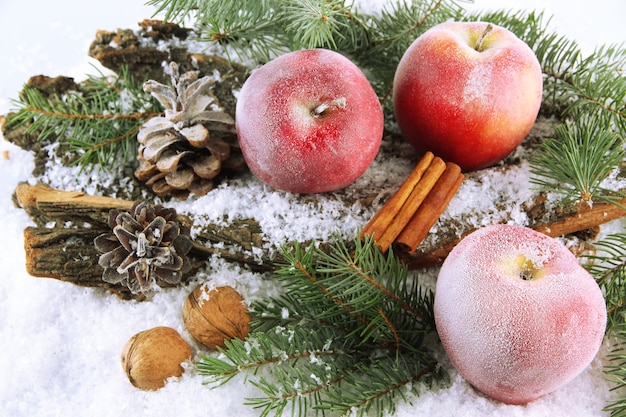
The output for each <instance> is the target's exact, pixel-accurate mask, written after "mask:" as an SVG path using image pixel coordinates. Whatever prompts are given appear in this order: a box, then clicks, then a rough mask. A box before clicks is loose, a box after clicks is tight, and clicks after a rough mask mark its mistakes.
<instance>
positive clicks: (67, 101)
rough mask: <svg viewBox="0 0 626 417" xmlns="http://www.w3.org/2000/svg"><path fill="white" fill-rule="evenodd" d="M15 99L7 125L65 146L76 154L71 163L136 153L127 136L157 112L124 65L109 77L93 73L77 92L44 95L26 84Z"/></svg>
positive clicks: (102, 162) (109, 160) (124, 158)
mask: <svg viewBox="0 0 626 417" xmlns="http://www.w3.org/2000/svg"><path fill="white" fill-rule="evenodd" d="M13 104H15V105H16V106H17V108H18V111H17V112H16V113H13V114H11V115H10V116H9V118H8V123H9V125H10V126H15V127H18V126H21V125H27V129H26V133H27V134H38V139H39V140H40V141H44V142H55V141H58V142H59V143H61V144H62V145H67V146H68V149H69V151H71V152H74V153H77V154H78V155H79V157H78V158H77V159H76V160H75V161H74V163H76V164H79V165H81V167H82V168H85V167H87V166H88V165H94V164H99V165H100V166H101V167H106V166H108V165H110V164H112V163H113V162H114V161H118V160H121V161H127V160H128V159H129V156H130V155H132V156H133V157H134V154H135V153H136V149H137V147H136V143H135V141H134V140H131V139H134V137H135V136H136V133H137V131H138V130H139V128H140V126H141V125H142V124H143V123H144V122H145V121H146V120H147V119H149V118H151V117H154V116H156V115H159V114H161V112H160V111H157V104H156V102H155V101H154V100H152V99H151V97H150V96H149V95H147V94H145V93H144V92H143V90H142V89H141V86H139V85H138V84H137V83H136V82H135V80H134V78H133V77H132V76H131V75H130V74H129V73H128V71H126V70H123V71H121V73H120V74H119V75H118V76H117V77H116V78H115V79H114V80H113V81H110V80H108V79H107V78H106V77H104V76H102V75H100V76H91V77H89V79H88V80H87V81H86V82H85V83H84V84H83V85H82V87H81V89H80V91H68V92H66V93H65V94H64V95H63V96H58V95H54V96H51V97H47V96H45V95H44V94H43V93H42V92H41V91H40V90H38V89H36V88H30V87H28V86H25V87H24V89H23V90H22V92H21V93H20V96H19V100H15V101H14V102H13Z"/></svg>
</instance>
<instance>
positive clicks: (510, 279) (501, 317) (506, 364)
mask: <svg viewBox="0 0 626 417" xmlns="http://www.w3.org/2000/svg"><path fill="white" fill-rule="evenodd" d="M606 318H607V314H606V307H605V303H604V298H603V295H602V292H601V290H600V288H599V287H598V285H597V284H596V282H595V280H594V279H593V277H591V275H589V273H588V272H587V271H586V270H585V269H584V268H583V267H582V266H581V265H580V264H579V263H578V261H577V259H576V257H575V256H574V255H573V254H572V253H571V252H570V251H569V250H568V249H567V248H566V247H565V246H564V245H563V244H561V243H560V242H558V241H557V240H555V239H552V238H550V237H548V236H546V235H543V234H541V233H538V232H536V231H534V230H532V229H528V228H525V227H520V226H510V225H496V226H489V227H486V228H483V229H480V230H478V231H476V232H473V233H472V234H470V235H468V236H467V237H466V238H464V239H463V240H462V241H461V242H460V243H459V244H458V245H457V246H456V247H455V248H454V249H453V250H452V252H451V253H450V254H449V255H448V257H447V258H446V260H445V262H444V263H443V265H442V267H441V271H440V273H439V277H438V280H437V287H436V292H435V321H436V325H437V331H438V332H439V336H440V338H441V342H442V344H443V347H444V349H445V350H446V352H447V354H448V356H449V357H450V360H451V361H452V363H453V364H454V366H455V367H456V368H457V369H458V371H459V372H460V374H461V375H462V376H463V377H464V378H465V379H466V380H467V381H468V382H469V383H470V384H472V385H473V386H474V387H475V388H477V389H478V390H479V391H482V392H483V393H485V394H487V395H488V396H490V397H492V398H494V399H497V400H500V401H503V402H506V403H510V404H523V403H527V402H529V401H532V400H535V399H537V398H539V397H541V396H542V395H544V394H547V393H549V392H552V391H554V390H556V389H557V388H559V387H561V386H563V385H564V384H566V383H567V382H569V381H571V380H572V379H573V378H574V377H576V376H577V375H578V374H579V373H580V372H582V371H583V370H584V369H585V368H586V367H587V366H588V365H589V364H590V363H591V361H592V360H593V358H594V357H595V355H596V354H597V352H598V350H599V348H600V345H601V343H602V339H603V337H604V330H605V326H606Z"/></svg>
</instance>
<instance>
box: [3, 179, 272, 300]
mask: <svg viewBox="0 0 626 417" xmlns="http://www.w3.org/2000/svg"><path fill="white" fill-rule="evenodd" d="M14 199H15V201H16V203H17V205H18V206H19V207H21V208H23V209H24V211H26V213H28V215H29V216H30V217H31V219H32V220H33V221H34V222H35V224H36V226H35V227H28V228H26V229H25V230H24V250H25V253H26V271H27V272H28V273H29V274H30V275H32V276H34V277H47V278H54V279H58V280H61V281H66V282H71V283H73V284H76V285H80V286H85V287H96V288H103V289H106V290H108V291H111V292H112V293H114V294H116V295H118V296H120V297H121V298H124V299H130V298H133V299H139V300H142V299H145V295H143V294H132V293H131V292H130V290H129V289H128V288H127V287H125V286H124V285H121V284H118V285H113V284H108V283H106V282H104V281H102V272H103V268H102V267H101V266H100V265H99V264H98V259H99V257H100V253H99V252H98V251H97V250H96V248H95V246H94V244H93V240H94V239H95V238H96V236H98V235H100V234H101V233H104V232H108V231H110V229H109V226H108V224H107V219H108V215H109V211H110V210H111V209H118V210H120V211H130V210H131V209H132V207H133V204H134V202H133V201H127V200H121V199H116V198H111V197H101V196H91V195H87V194H85V193H81V192H74V191H61V190H54V189H52V188H49V187H47V186H44V185H36V186H31V185H29V184H26V183H22V184H19V185H18V187H17V188H16V190H15V195H14ZM178 220H179V222H181V223H186V224H188V225H191V220H190V219H189V218H187V217H186V216H182V215H180V214H179V215H178ZM215 243H219V245H213V244H215ZM262 246H263V239H262V237H261V228H260V226H259V225H258V223H257V222H256V221H254V220H236V221H234V222H232V223H231V225H230V226H229V227H219V226H217V225H208V226H207V227H205V228H203V230H202V231H201V232H200V233H199V234H198V236H196V238H195V239H194V246H193V249H192V250H191V252H190V258H191V259H192V263H193V266H194V267H193V268H192V270H191V272H190V273H189V274H187V275H188V276H191V275H192V274H193V273H195V272H196V271H197V270H198V268H200V267H202V266H203V265H205V263H206V260H207V259H208V258H210V257H212V256H220V257H221V258H224V259H227V260H229V261H232V262H238V263H242V264H246V265H249V266H250V268H251V269H254V270H261V271H267V270H270V269H271V268H272V261H271V260H270V259H269V256H267V257H264V258H263V259H262V260H261V261H259V259H258V257H255V256H253V255H252V253H251V251H252V250H253V249H254V248H261V247H262ZM235 248H237V249H235ZM246 250H247V251H250V253H248V252H246ZM188 276H187V277H188ZM184 278H185V277H184ZM183 282H185V279H183Z"/></svg>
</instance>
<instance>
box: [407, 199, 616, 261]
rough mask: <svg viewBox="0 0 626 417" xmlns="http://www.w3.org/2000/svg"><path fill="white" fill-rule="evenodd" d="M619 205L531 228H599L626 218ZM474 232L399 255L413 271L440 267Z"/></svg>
mask: <svg viewBox="0 0 626 417" xmlns="http://www.w3.org/2000/svg"><path fill="white" fill-rule="evenodd" d="M617 204H619V205H616V204H611V203H603V204H594V205H593V207H591V208H588V209H583V210H580V211H579V212H578V213H575V214H570V215H568V216H566V217H564V218H561V219H559V220H555V221H550V222H548V223H536V224H533V225H530V226H529V227H530V228H531V229H534V230H536V231H538V232H541V233H544V234H546V235H548V236H550V237H559V236H564V235H568V234H571V233H575V232H579V231H581V230H586V229H590V228H593V227H597V226H599V225H601V224H604V223H607V222H610V221H612V220H616V219H619V218H621V217H624V216H626V210H624V209H623V208H622V207H624V206H625V205H626V199H623V200H620V201H618V202H617ZM620 206H622V207H620ZM473 231H474V230H469V231H468V232H466V233H464V234H463V235H462V236H461V237H459V238H456V239H453V240H451V241H449V242H447V243H445V244H443V245H441V246H439V247H437V248H435V249H433V250H432V251H430V252H427V253H424V254H422V255H419V256H415V255H413V256H411V254H409V253H406V252H399V253H397V255H398V256H399V257H400V258H401V259H402V260H403V262H404V263H405V264H406V265H407V267H408V268H409V269H411V270H414V269H422V268H430V267H434V266H439V265H441V264H442V263H443V261H444V260H445V259H446V257H447V256H448V254H449V253H450V251H451V250H452V249H453V248H454V247H455V246H456V245H457V244H458V243H459V242H460V241H461V240H463V238H464V237H465V236H467V235H468V234H470V233H472V232H473Z"/></svg>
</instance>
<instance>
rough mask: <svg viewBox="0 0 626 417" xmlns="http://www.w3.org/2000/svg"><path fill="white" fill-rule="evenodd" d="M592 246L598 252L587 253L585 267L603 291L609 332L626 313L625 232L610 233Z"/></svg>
mask: <svg viewBox="0 0 626 417" xmlns="http://www.w3.org/2000/svg"><path fill="white" fill-rule="evenodd" d="M594 246H595V248H596V249H597V251H598V252H599V254H596V255H587V256H586V257H585V258H586V259H587V260H588V262H586V263H585V267H586V268H587V269H588V270H589V272H590V273H591V274H592V275H593V276H594V277H595V279H596V281H597V282H598V285H600V288H602V291H603V292H604V298H605V300H606V306H607V312H608V326H607V332H609V333H610V332H612V331H613V328H614V327H617V326H619V324H620V323H621V322H622V321H623V318H624V314H626V234H623V233H619V234H611V235H609V236H607V237H606V238H604V239H602V240H600V241H598V242H595V243H594Z"/></svg>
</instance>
